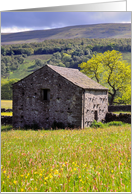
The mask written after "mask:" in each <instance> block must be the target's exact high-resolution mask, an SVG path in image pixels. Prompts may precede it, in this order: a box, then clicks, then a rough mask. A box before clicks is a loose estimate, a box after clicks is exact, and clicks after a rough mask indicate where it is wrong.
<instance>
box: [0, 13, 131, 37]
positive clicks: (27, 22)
mask: <svg viewBox="0 0 132 194" xmlns="http://www.w3.org/2000/svg"><path fill="white" fill-rule="evenodd" d="M101 23H131V13H130V12H1V33H14V32H21V31H29V30H46V29H53V28H61V27H66V26H75V25H88V24H101Z"/></svg>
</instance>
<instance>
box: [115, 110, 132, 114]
mask: <svg viewBox="0 0 132 194" xmlns="http://www.w3.org/2000/svg"><path fill="white" fill-rule="evenodd" d="M113 113H114V114H120V113H123V114H131V112H130V111H117V112H113Z"/></svg>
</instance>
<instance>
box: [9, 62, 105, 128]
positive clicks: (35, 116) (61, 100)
mask: <svg viewBox="0 0 132 194" xmlns="http://www.w3.org/2000/svg"><path fill="white" fill-rule="evenodd" d="M58 68H60V67H58ZM60 69H61V70H62V71H65V70H67V69H68V68H62V67H61V68H60ZM60 69H59V70H60ZM63 69H64V70H63ZM55 70H56V68H55ZM55 70H54V68H51V66H48V65H46V66H44V67H43V68H40V69H39V70H37V71H35V72H34V73H32V74H30V75H29V76H27V77H25V78H24V79H22V80H20V81H19V82H17V83H15V84H14V85H13V127H16V128H18V127H24V126H26V125H28V126H32V125H38V126H39V127H40V128H51V127H52V125H53V123H54V122H61V123H63V125H64V127H68V126H74V127H82V128H84V127H87V126H89V124H90V123H91V122H92V121H93V120H94V117H95V113H94V111H95V110H97V118H98V121H100V120H102V119H104V118H105V114H106V112H107V109H108V98H107V89H104V88H103V90H100V89H99V90H98V89H97V88H96V91H94V90H88V89H84V88H82V87H80V86H79V85H76V83H77V81H78V79H77V81H76V82H75V83H74V81H73V82H72V81H71V80H70V81H69V80H68V79H69V77H68V79H66V77H65V76H63V75H61V73H58V72H56V71H55ZM67 72H69V74H68V76H71V78H72V77H74V76H77V74H79V76H80V72H79V71H77V70H75V72H77V73H76V74H74V75H72V74H71V75H70V73H71V72H74V71H73V70H71V71H70V70H69V69H68V70H67ZM81 74H82V73H81ZM84 78H85V77H84ZM72 79H73V78H72ZM86 79H87V76H86ZM88 79H89V78H88Z"/></svg>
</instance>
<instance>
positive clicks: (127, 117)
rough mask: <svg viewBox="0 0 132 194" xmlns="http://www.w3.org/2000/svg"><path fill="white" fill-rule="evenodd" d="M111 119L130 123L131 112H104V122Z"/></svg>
mask: <svg viewBox="0 0 132 194" xmlns="http://www.w3.org/2000/svg"><path fill="white" fill-rule="evenodd" d="M111 121H122V122H124V123H131V114H123V113H120V114H113V113H111V112H108V113H107V114H106V118H105V122H106V123H107V122H111Z"/></svg>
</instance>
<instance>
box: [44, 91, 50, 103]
mask: <svg viewBox="0 0 132 194" xmlns="http://www.w3.org/2000/svg"><path fill="white" fill-rule="evenodd" d="M42 100H47V101H49V100H50V90H49V89H42Z"/></svg>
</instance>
